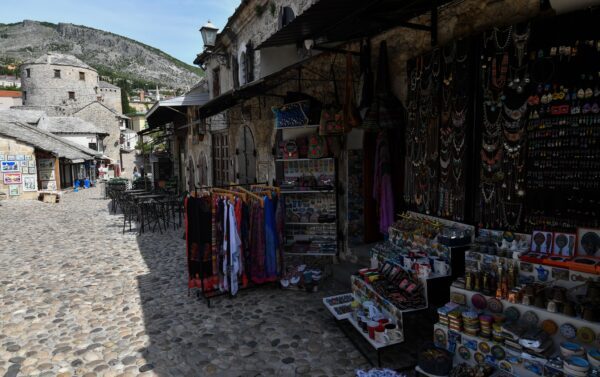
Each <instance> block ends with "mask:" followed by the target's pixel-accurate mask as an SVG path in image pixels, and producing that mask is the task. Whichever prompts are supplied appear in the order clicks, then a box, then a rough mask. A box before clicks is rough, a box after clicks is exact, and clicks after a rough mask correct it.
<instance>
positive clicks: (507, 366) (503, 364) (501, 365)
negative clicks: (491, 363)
mask: <svg viewBox="0 0 600 377" xmlns="http://www.w3.org/2000/svg"><path fill="white" fill-rule="evenodd" d="M498 367H499V368H500V369H502V370H503V371H505V372H508V373H512V365H510V363H509V362H508V361H506V360H502V361H500V362H499V363H498Z"/></svg>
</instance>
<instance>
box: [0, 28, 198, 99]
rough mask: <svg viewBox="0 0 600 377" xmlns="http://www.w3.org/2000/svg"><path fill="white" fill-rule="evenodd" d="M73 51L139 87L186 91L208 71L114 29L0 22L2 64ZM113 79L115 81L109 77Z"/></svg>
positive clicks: (116, 77) (99, 69) (75, 54)
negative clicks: (140, 85) (111, 31)
mask: <svg viewBox="0 0 600 377" xmlns="http://www.w3.org/2000/svg"><path fill="white" fill-rule="evenodd" d="M50 51H55V52H61V53H65V54H71V55H74V56H76V57H78V58H79V59H81V60H83V61H84V62H85V63H87V64H89V65H90V66H92V67H94V68H96V69H97V70H98V73H100V74H101V75H103V76H108V77H110V78H112V79H114V80H116V79H127V80H128V81H130V83H132V84H133V85H135V84H138V83H144V84H145V85H146V86H154V85H160V86H161V87H168V88H173V89H186V88H189V87H192V86H193V85H194V84H196V83H197V82H198V81H199V80H200V78H201V76H202V70H200V69H199V68H196V67H193V66H191V65H188V64H185V63H183V62H182V61H180V60H177V59H175V58H174V57H172V56H170V55H168V54H166V53H164V52H162V51H160V50H158V49H156V48H154V47H150V46H147V45H145V44H143V43H140V42H137V41H134V40H132V39H129V38H126V37H122V36H120V35H116V34H113V33H110V32H106V31H102V30H97V29H92V28H89V27H86V26H79V25H73V24H64V23H59V24H51V23H48V22H38V21H29V20H25V21H23V22H19V23H15V24H0V63H1V62H3V61H4V62H7V61H16V62H19V63H20V62H23V61H25V60H28V59H31V58H35V57H38V56H40V55H42V54H44V53H46V52H50ZM109 81H113V80H109Z"/></svg>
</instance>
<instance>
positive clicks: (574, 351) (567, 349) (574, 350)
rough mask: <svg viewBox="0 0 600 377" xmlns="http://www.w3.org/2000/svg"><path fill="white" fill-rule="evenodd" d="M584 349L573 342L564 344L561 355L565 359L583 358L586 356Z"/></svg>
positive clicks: (562, 344) (561, 346)
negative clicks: (572, 357)
mask: <svg viewBox="0 0 600 377" xmlns="http://www.w3.org/2000/svg"><path fill="white" fill-rule="evenodd" d="M584 352H585V351H584V350H583V347H581V346H580V345H579V344H577V343H573V342H562V343H560V354H561V355H562V356H563V357H564V358H565V359H567V358H569V357H571V356H581V355H583V354H584Z"/></svg>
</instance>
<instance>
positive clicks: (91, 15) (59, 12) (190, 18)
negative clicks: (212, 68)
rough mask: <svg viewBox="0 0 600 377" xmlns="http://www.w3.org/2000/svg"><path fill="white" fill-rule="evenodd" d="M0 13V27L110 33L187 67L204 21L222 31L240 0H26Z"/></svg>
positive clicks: (199, 47)
mask: <svg viewBox="0 0 600 377" xmlns="http://www.w3.org/2000/svg"><path fill="white" fill-rule="evenodd" d="M25 3H26V6H14V7H9V8H10V10H6V9H5V11H2V12H0V23H14V22H19V21H23V20H25V19H27V20H36V21H46V22H52V23H59V22H65V23H72V24H77V25H84V26H88V27H92V28H95V29H100V30H105V31H110V32H112V33H115V34H119V35H123V36H125V37H129V38H131V39H134V40H136V41H139V42H142V43H145V44H147V45H149V46H152V47H156V48H158V49H160V50H162V51H164V52H166V53H167V54H169V55H172V56H174V57H176V58H177V59H179V60H181V61H183V62H184V63H187V64H192V62H193V61H194V58H195V57H196V54H198V53H199V52H201V50H202V47H203V43H202V36H201V35H200V32H199V29H200V27H201V26H202V25H204V24H205V23H206V22H207V21H208V20H211V22H212V23H213V24H215V26H216V27H218V28H219V29H221V28H223V26H225V23H226V22H227V18H229V16H231V15H232V14H233V12H234V10H235V8H236V7H237V6H238V4H239V3H240V0H27V1H26V2H25Z"/></svg>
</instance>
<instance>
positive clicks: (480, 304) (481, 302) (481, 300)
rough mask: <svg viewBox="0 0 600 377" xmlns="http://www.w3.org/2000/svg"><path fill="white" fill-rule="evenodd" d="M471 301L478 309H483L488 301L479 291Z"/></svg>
mask: <svg viewBox="0 0 600 377" xmlns="http://www.w3.org/2000/svg"><path fill="white" fill-rule="evenodd" d="M471 303H472V304H473V306H474V307H475V308H476V309H479V310H483V309H485V307H486V306H487V301H486V300H485V297H483V296H482V295H480V294H479V293H476V294H474V295H473V296H472V297H471Z"/></svg>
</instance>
